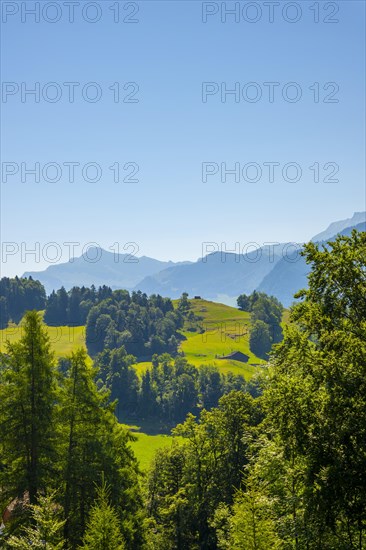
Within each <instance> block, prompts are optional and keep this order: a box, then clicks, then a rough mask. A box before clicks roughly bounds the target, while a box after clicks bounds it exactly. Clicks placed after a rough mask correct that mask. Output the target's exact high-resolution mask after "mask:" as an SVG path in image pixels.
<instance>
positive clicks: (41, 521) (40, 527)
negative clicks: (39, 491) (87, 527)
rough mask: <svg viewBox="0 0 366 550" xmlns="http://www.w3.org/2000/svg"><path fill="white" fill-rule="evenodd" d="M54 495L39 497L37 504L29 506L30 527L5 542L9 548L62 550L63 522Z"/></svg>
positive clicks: (20, 549) (19, 549)
mask: <svg viewBox="0 0 366 550" xmlns="http://www.w3.org/2000/svg"><path fill="white" fill-rule="evenodd" d="M54 498H55V494H51V495H49V496H42V495H39V497H38V504H32V505H30V512H31V517H32V520H33V521H32V525H31V526H30V527H26V528H24V529H23V532H22V534H21V535H20V536H19V537H15V536H12V537H10V538H9V540H8V541H7V546H8V547H9V548H14V549H18V550H29V548H30V547H31V548H34V549H37V548H39V549H43V550H62V549H63V548H64V541H63V538H62V528H63V525H64V521H62V520H61V519H60V517H59V516H60V511H59V507H58V505H57V504H55V501H54Z"/></svg>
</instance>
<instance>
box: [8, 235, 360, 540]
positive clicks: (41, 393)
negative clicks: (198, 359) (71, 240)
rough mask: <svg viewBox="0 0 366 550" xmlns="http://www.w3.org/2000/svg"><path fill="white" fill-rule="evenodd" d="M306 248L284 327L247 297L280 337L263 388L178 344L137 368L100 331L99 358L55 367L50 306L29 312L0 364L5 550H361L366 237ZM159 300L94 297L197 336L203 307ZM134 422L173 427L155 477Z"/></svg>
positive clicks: (262, 373)
mask: <svg viewBox="0 0 366 550" xmlns="http://www.w3.org/2000/svg"><path fill="white" fill-rule="evenodd" d="M304 258H305V260H306V262H308V264H309V266H310V267H311V271H310V275H309V280H308V289H305V290H302V291H299V293H298V299H299V303H298V304H297V305H295V306H294V307H293V308H292V310H291V312H290V318H289V320H288V322H286V324H283V322H282V320H281V319H282V317H281V315H282V310H281V305H280V304H278V302H277V301H275V300H273V299H272V298H269V297H268V296H265V295H261V294H256V295H249V296H247V295H242V296H241V298H240V300H239V306H240V308H241V310H242V311H239V312H238V314H239V315H243V316H245V317H246V319H248V315H250V323H251V324H252V326H254V325H253V323H254V324H255V323H259V322H260V323H263V324H264V325H268V326H270V327H272V331H271V334H272V335H273V336H274V341H273V342H272V344H274V345H273V347H272V350H271V353H270V356H269V361H268V362H267V363H266V365H265V366H262V367H261V368H259V369H258V371H257V374H256V375H254V377H253V378H252V380H251V381H250V382H247V381H245V379H244V377H241V376H238V375H233V374H231V375H229V374H225V375H224V374H223V373H222V372H221V373H220V371H219V370H218V369H217V368H215V367H209V366H201V367H198V368H197V366H193V365H191V364H190V363H189V361H187V359H186V358H185V357H184V356H182V355H181V354H176V356H175V357H171V355H169V354H167V353H163V354H155V355H153V357H152V361H151V366H148V368H147V369H145V371H144V373H143V375H141V374H140V375H138V374H137V372H136V370H134V368H133V362H134V359H133V357H132V356H131V354H129V353H128V352H127V350H126V348H125V347H124V346H119V347H113V346H111V347H110V346H108V345H106V341H105V340H104V341H103V349H102V350H100V351H99V352H98V354H97V355H95V356H94V362H93V366H92V365H91V364H89V360H88V358H87V355H86V352H85V350H82V349H81V350H78V351H74V352H73V353H72V354H71V355H69V356H68V357H65V358H61V359H60V360H58V361H56V359H55V357H54V354H53V351H52V348H51V345H50V342H49V337H48V334H47V329H46V327H45V325H44V324H43V323H42V319H41V315H40V314H39V313H37V312H35V311H33V312H28V313H26V315H25V318H24V320H23V331H22V337H21V338H20V340H17V341H13V343H9V344H8V345H7V347H6V350H5V353H2V354H1V361H0V429H1V434H2V437H1V439H0V505H1V508H2V509H3V510H4V513H3V521H4V525H3V527H2V528H1V535H0V537H1V538H0V541H1V542H0V545H2V546H3V547H4V548H29V547H34V548H43V547H45V548H49V549H56V548H57V549H60V550H61V549H65V550H66V549H67V548H71V549H76V548H85V549H89V550H91V549H95V550H97V549H98V550H100V549H101V548H103V549H106V550H116V549H131V550H132V549H142V550H144V549H146V550H151V549H156V550H173V549H178V550H185V549H192V550H195V549H203V550H216V549H217V550H219V549H221V550H223V549H227V550H229V549H230V550H231V549H243V550H246V549H248V550H249V549H250V550H252V549H256V550H268V549H272V548H275V549H283V550H290V549H294V548H295V549H297V550H351V549H358V550H360V549H361V550H362V549H365V548H366V539H365V529H366V477H365V476H366V459H365V456H366V454H365V437H364V434H365V430H366V428H365V418H366V397H365V396H366V233H364V232H356V231H354V232H353V233H352V235H351V236H349V237H346V236H343V237H339V238H337V240H336V241H335V242H333V243H331V244H330V245H328V246H326V247H325V246H324V247H320V246H318V245H316V244H314V243H310V244H308V245H306V247H305V251H304ZM128 297H129V298H128ZM138 300H143V302H142V303H139V302H138ZM150 300H151V298H150V299H147V302H146V300H145V298H143V296H142V295H140V296H139V297H137V295H136V297H135V301H134V299H132V297H131V296H129V295H128V294H123V293H122V294H117V296H114V294H112V297H109V298H106V299H103V300H101V301H100V303H99V304H98V305H96V306H93V307H96V308H97V310H96V318H98V317H99V315H101V316H103V315H106V316H108V317H111V318H112V321H113V322H114V323H116V321H119V320H120V319H122V320H125V319H126V315H127V316H128V315H132V313H131V311H130V308H131V307H132V311H133V312H135V311H137V312H138V318H139V316H140V314H141V315H142V316H146V320H148V319H149V316H150V315H151V314H152V313H154V315H153V316H154V318H155V320H156V319H158V320H160V321H164V319H165V316H164V313H165V314H168V313H174V315H178V317H179V316H180V320H181V323H182V327H183V329H184V330H183V332H192V333H194V332H195V331H198V333H199V331H200V329H201V326H202V323H203V322H204V319H202V316H204V315H205V313H207V312H204V311H201V318H200V316H199V309H202V307H204V306H202V302H201V304H199V300H197V306H195V305H194V306H191V305H190V304H195V302H194V301H192V302H190V301H188V300H187V299H186V297H185V296H183V297H182V298H181V300H180V302H179V303H178V304H176V307H175V309H172V308H171V306H172V304H171V302H170V303H169V302H168V301H163V302H161V303H160V302H159V303H158V304H157V303H156V300H157V298H154V300H155V301H154V300H152V301H151V303H150ZM120 302H121V303H122V304H124V305H123V307H121V306H120ZM99 308H100V310H99ZM164 308H165V309H164ZM192 310H193V311H192ZM90 311H92V309H91V310H90ZM217 311H220V309H218V310H217ZM159 312H160V313H159ZM221 314H222V313H221ZM222 315H223V314H222ZM132 318H133V317H132ZM206 321H207V318H206ZM108 322H109V323H110V322H111V321H110V320H109V321H108ZM261 326H262V325H261ZM262 328H263V327H262ZM276 330H278V331H279V332H278V333H276ZM282 331H283V334H282ZM276 334H277V336H276ZM282 336H283V339H282ZM187 340H188V339H187ZM275 340H276V341H277V342H278V343H277V344H276V343H275ZM107 342H108V341H107ZM134 415H135V417H136V418H137V417H140V418H141V419H145V420H149V421H152V420H154V421H155V424H156V425H159V424H160V425H162V424H164V425H165V428H167V427H168V425H169V427H173V429H172V436H173V437H172V440H171V441H172V442H171V444H169V445H165V446H164V448H162V449H160V450H158V451H157V452H156V454H155V456H154V458H153V460H152V462H151V465H150V467H149V468H148V470H147V471H146V473H145V474H142V473H141V471H140V468H139V466H138V461H137V460H136V458H135V456H134V452H133V448H134V442H133V439H134V436H133V435H132V434H131V433H130V432H129V431H128V430H127V429H126V428H125V427H124V426H123V425H122V424H120V423H119V422H118V419H119V420H120V421H122V422H123V421H125V420H126V419H128V417H129V416H132V417H133V416H134Z"/></svg>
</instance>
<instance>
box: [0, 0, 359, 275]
mask: <svg viewBox="0 0 366 550" xmlns="http://www.w3.org/2000/svg"><path fill="white" fill-rule="evenodd" d="M1 4H2V9H3V13H2V19H3V22H2V29H1V30H2V38H1V40H2V80H3V93H2V104H1V108H2V122H1V130H2V148H1V153H2V182H1V198H2V201H1V202H2V204H1V230H2V234H1V238H2V241H3V254H2V259H3V262H4V263H3V266H2V275H14V274H16V273H17V274H19V275H21V274H22V273H23V272H24V271H26V270H32V269H36V270H37V269H44V268H45V267H47V265H48V264H47V258H44V257H42V250H43V248H44V246H45V245H46V244H47V243H49V242H56V243H58V245H59V246H60V247H61V250H62V254H63V256H62V258H63V259H67V255H68V251H69V250H70V249H69V248H67V247H66V246H65V245H64V244H63V243H65V242H74V243H80V246H79V245H77V246H76V247H75V249H74V252H75V255H80V253H81V249H82V247H83V246H84V245H85V244H86V243H90V242H94V243H97V244H99V245H100V246H102V247H105V248H109V247H113V245H114V243H119V247H120V251H121V252H122V251H123V250H122V249H123V246H124V245H125V244H126V243H130V242H134V243H137V245H138V249H139V251H138V255H146V256H152V257H155V258H158V259H162V260H168V259H171V260H188V259H190V260H194V259H196V258H197V257H199V256H201V253H202V243H203V242H217V243H222V242H225V243H226V246H227V249H228V250H229V249H233V248H234V243H235V242H239V243H241V244H245V243H248V242H257V243H258V244H263V243H265V242H269V241H270V242H276V241H279V242H281V241H282V242H283V241H297V242H303V241H305V240H308V239H310V238H311V237H312V236H313V235H314V234H316V233H318V232H319V231H321V230H323V229H325V227H326V226H327V225H328V224H329V223H330V222H332V221H335V220H338V219H343V218H347V217H350V216H351V215H352V214H353V212H354V211H360V210H365V183H364V181H365V152H364V147H365V142H364V135H365V105H364V94H365V81H364V78H365V72H364V70H365V60H364V55H365V54H364V52H365V50H364V46H365V36H364V32H365V31H364V24H365V3H364V2H363V1H345V2H313V1H309V2H308V1H306V0H301V1H299V2H290V3H288V2H279V3H277V2H274V3H271V2H270V4H271V5H270V6H268V3H267V5H266V3H263V2H258V3H254V2H249V3H248V2H238V3H237V4H238V5H239V8H240V11H239V12H237V13H236V15H229V14H227V15H226V22H225V13H224V12H220V9H221V2H206V3H202V2H200V1H196V0H191V1H189V0H186V1H175V0H174V1H169V0H168V1H154V0H150V1H141V2H138V8H139V10H138V13H134V12H137V8H136V7H135V6H136V4H135V3H134V2H116V1H109V0H103V1H102V2H87V1H85V0H80V1H79V2H71V4H72V6H70V2H69V3H67V2H63V1H61V0H56V2H45V1H41V2H39V3H38V4H39V9H40V16H39V18H40V19H39V22H35V16H32V15H31V14H29V13H27V11H26V10H25V8H24V6H26V8H27V9H34V8H35V5H36V4H37V3H36V2H5V1H4V0H2V2H1ZM55 4H57V5H56V6H55ZM86 4H89V6H87V7H85V5H86ZM253 4H254V5H253ZM255 4H257V6H259V8H258V7H256V5H255ZM277 4H278V5H277ZM289 4H290V5H289ZM46 5H47V6H48V7H46V8H45V6H46ZM224 5H225V3H224ZM234 6H235V2H226V8H227V9H232V8H233V7H234ZM71 8H73V9H74V10H75V11H74V21H73V22H70V21H69V19H70V10H71ZM82 8H83V9H84V13H83V12H82ZM117 8H119V14H118V13H117ZM36 9H37V7H36ZM272 9H273V10H274V11H273V14H271V13H270V10H272ZM317 10H318V11H317ZM216 11H217V13H215V12H216ZM211 12H213V13H211ZM300 12H301V13H300ZM94 18H99V21H96V22H95V23H91V22H90V20H92V19H94ZM114 18H119V19H120V20H119V22H114ZM235 18H236V19H237V21H235ZM271 18H272V20H273V22H270V19H271ZM317 18H318V19H319V22H318V23H316V22H315V21H314V19H317ZM53 19H59V20H58V21H55V22H53V23H51V22H50V21H51V20H53ZM123 19H126V20H127V21H125V22H124V21H123ZM205 19H206V22H204V21H203V20H205ZM222 19H224V21H223V20H222ZM255 19H257V21H256V22H254V20H255ZM286 19H287V20H286ZM294 19H298V21H296V22H290V20H294ZM22 20H23V21H22ZM130 20H136V22H135V23H132V22H129V21H130ZM332 20H338V22H335V23H332V22H326V21H332ZM250 21H252V22H250ZM50 82H53V83H55V84H56V85H53V86H50V85H47V84H48V83H50ZM65 82H74V83H75V82H76V83H79V84H80V85H78V86H76V85H73V86H74V94H75V96H74V102H73V103H71V102H70V101H69V97H70V96H69V91H70V89H71V88H72V86H71V85H65V84H64V83H65ZM90 82H94V83H96V84H97V86H95V85H94V86H86V87H85V85H87V84H88V83H90ZM204 82H206V83H207V82H210V83H213V84H211V85H210V86H206V87H205V88H204V90H206V91H208V94H204V100H205V101H203V99H202V89H203V84H202V83H204ZM269 82H275V83H278V84H276V85H269V84H268V83H269ZM291 82H292V83H296V85H288V83H291ZM22 83H23V84H22ZM36 83H39V89H40V95H39V98H38V97H37V100H38V99H39V102H36V101H35V96H34V95H31V94H25V91H26V89H27V90H29V89H32V88H36V87H37V84H36ZM115 83H119V85H118V86H117V84H115ZM126 83H135V84H128V85H127V86H126V89H124V86H125V85H126ZM235 83H238V84H235ZM248 83H254V84H251V85H249V86H248ZM264 83H267V84H264ZM314 83H318V84H315V85H314ZM329 83H333V84H329ZM137 86H138V91H137ZM235 86H236V90H237V91H238V90H239V93H240V97H237V96H235V95H234V94H229V95H226V96H225V94H224V95H223V97H221V92H225V87H226V89H227V90H230V89H234V88H235ZM271 86H272V88H271ZM324 86H325V87H326V89H324ZM110 87H112V89H109V88H110ZM310 87H311V89H310ZM118 88H119V92H120V100H121V101H120V102H116V101H115V99H116V94H117V89H118ZM271 89H272V91H273V93H274V96H273V101H270V100H269V92H270V90H271ZM22 92H23V97H22ZM100 92H101V93H102V97H101V98H100V100H99V101H96V102H90V101H87V99H88V98H89V100H90V99H91V100H92V99H93V97H94V95H95V93H100ZM60 93H61V97H60V100H59V101H56V102H52V99H53V98H54V97H55V94H56V95H57V94H60ZM256 94H257V98H258V101H256V102H254V101H252V100H253V99H254V97H255V95H256ZM296 94H297V95H298V96H300V95H301V98H300V99H299V101H297V102H292V101H291V99H293V98H295V96H296ZM260 95H261V98H260V99H259V97H260ZM318 95H319V101H315V99H317V98H318ZM284 97H285V99H284ZM45 98H46V99H45ZM123 99H125V101H123ZM133 99H134V100H137V101H135V102H131V100H133ZM236 100H238V101H236ZM324 100H325V101H326V102H324ZM334 100H338V101H337V102H334ZM126 101H130V102H126ZM70 162H75V163H79V166H77V165H75V177H74V181H70V180H71V179H72V178H71V177H70V171H71V169H70V165H66V166H65V165H64V163H70ZM22 163H23V167H22ZM35 163H39V167H40V168H39V169H40V181H39V182H35V181H34V180H35V176H34V175H32V174H29V173H26V171H25V170H26V169H27V168H31V167H32V166H33V167H34V165H35ZM47 163H57V165H59V167H60V170H61V172H60V170H57V169H56V168H55V167H54V166H50V167H48V168H47V166H46V165H47ZM87 163H96V164H97V165H98V166H99V167H100V168H99V170H101V171H102V175H101V177H100V179H99V181H96V182H91V181H88V180H91V179H93V177H94V174H96V171H95V168H93V166H90V167H89V168H88V169H87V170H86V171H85V170H84V176H83V174H82V168H83V167H84V166H85V165H86V164H87ZM115 163H119V165H120V178H119V179H120V181H119V182H115V181H114V176H116V166H117V165H116V164H115ZM126 163H134V164H129V165H128V166H127V167H126V169H124V168H123V167H124V166H125V165H126ZM203 163H210V164H209V165H205V168H204V170H206V172H207V171H208V172H210V171H212V172H214V173H213V174H212V175H207V177H206V178H204V177H202V169H203V167H202V165H203ZM221 163H224V166H225V163H226V168H227V169H231V168H233V167H234V166H235V164H236V168H237V169H238V167H239V168H240V174H239V176H240V177H239V179H240V181H235V175H229V174H228V175H227V177H226V181H225V177H224V174H223V173H222V170H221ZM238 163H239V164H238ZM252 163H255V164H252ZM264 163H266V164H264ZM268 163H278V164H276V165H275V166H274V165H273V166H274V167H273V170H274V176H273V178H272V179H273V180H274V181H269V179H270V178H269V171H270V166H269V165H268ZM288 163H296V164H297V165H298V167H294V166H289V167H287V168H285V174H287V176H288V177H287V179H288V180H294V179H296V174H298V175H299V174H300V172H299V167H300V168H301V175H300V178H299V181H286V180H285V179H284V178H283V176H282V173H283V167H284V166H285V165H286V164H288ZM314 163H319V178H318V179H319V181H318V182H317V181H314V179H316V177H315V175H316V172H317V169H318V168H317V167H318V165H316V164H315V165H314ZM248 164H249V166H248ZM113 165H114V167H115V168H114V171H112V170H111V169H110V168H109V167H110V166H113ZM136 165H138V167H139V171H138V173H137V174H136V175H135V176H131V177H130V179H137V180H138V181H137V182H131V181H122V180H123V178H125V177H126V175H127V174H129V173H132V171H134V169H135V167H136ZM258 165H259V167H260V170H262V175H261V177H260V172H259V171H258ZM45 166H46V168H45ZM310 166H312V167H313V168H312V169H310V168H309V167H310ZM324 166H325V167H324ZM337 166H338V167H339V171H338V173H337V174H336V175H333V177H332V172H333V171H335V169H336V167H337ZM286 170H287V171H286ZM13 171H14V172H16V173H15V174H13V175H12V174H11V172H13ZM243 172H244V174H245V175H246V177H243ZM85 174H86V175H85ZM256 176H258V177H259V179H258V178H256ZM326 176H328V179H338V180H339V181H338V182H334V181H333V182H332V181H324V179H326ZM52 178H55V179H57V178H59V181H57V182H52V181H50V180H51V179H52ZM22 179H23V181H22ZM127 179H128V178H127ZM237 179H238V176H237ZM255 179H258V181H254V180H255ZM222 180H223V181H222ZM4 243H5V247H6V250H7V252H8V254H5V255H4ZM6 243H15V244H14V245H9V244H6ZM22 243H25V244H22ZM35 243H39V245H35ZM35 246H36V248H37V246H40V254H39V255H38V253H37V256H36V257H35V256H32V255H29V254H26V248H28V249H32V248H35ZM12 247H13V248H12ZM114 248H115V247H114ZM11 251H13V252H14V254H13V255H11V254H9V252H11ZM55 251H56V249H55ZM55 251H54V253H55V254H56V252H55ZM21 252H23V256H22V254H21ZM47 254H48V255H49V256H50V257H51V256H52V254H53V252H52V251H50V250H49V249H47V252H46V255H47ZM52 257H53V256H52Z"/></svg>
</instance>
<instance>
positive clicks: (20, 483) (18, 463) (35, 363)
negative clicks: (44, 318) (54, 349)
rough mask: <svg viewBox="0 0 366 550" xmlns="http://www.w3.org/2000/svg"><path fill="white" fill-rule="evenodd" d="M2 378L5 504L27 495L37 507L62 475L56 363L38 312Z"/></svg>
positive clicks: (30, 316)
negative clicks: (59, 471) (56, 419)
mask: <svg viewBox="0 0 366 550" xmlns="http://www.w3.org/2000/svg"><path fill="white" fill-rule="evenodd" d="M0 377H1V379H0V431H1V450H2V462H3V463H4V465H5V466H4V468H3V469H0V486H1V488H2V490H1V498H2V499H4V500H5V499H9V498H10V499H12V498H15V497H16V496H18V495H23V493H25V492H26V491H27V492H28V493H29V499H30V503H31V504H32V505H33V504H36V503H37V494H38V493H39V492H40V491H44V490H45V489H46V487H47V486H49V484H51V485H52V480H54V478H55V475H56V474H57V466H56V465H55V460H56V457H57V455H56V432H55V424H54V414H53V406H54V403H55V400H56V385H55V369H54V358H53V354H52V353H51V350H50V344H49V339H48V336H47V333H46V331H45V329H44V328H43V326H42V323H41V320H40V317H39V315H38V313H37V312H35V311H32V312H28V313H27V314H26V315H25V318H24V324H23V336H22V337H21V339H20V340H19V341H18V342H16V343H14V344H10V343H8V344H7V353H6V355H5V356H4V357H3V367H2V369H1V370H0Z"/></svg>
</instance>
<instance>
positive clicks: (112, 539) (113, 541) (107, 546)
mask: <svg viewBox="0 0 366 550" xmlns="http://www.w3.org/2000/svg"><path fill="white" fill-rule="evenodd" d="M81 548H83V549H84V550H124V549H125V548H126V546H125V543H124V541H123V538H122V534H121V528H120V522H119V518H118V515H117V513H116V511H115V510H114V508H113V506H111V504H110V489H109V487H108V486H107V484H106V482H105V481H104V477H103V478H102V484H101V486H100V487H99V488H98V489H97V500H96V502H95V504H94V505H93V507H92V509H91V511H90V514H89V520H88V524H87V527H86V531H85V534H84V537H83V545H82V547H81Z"/></svg>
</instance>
